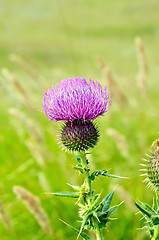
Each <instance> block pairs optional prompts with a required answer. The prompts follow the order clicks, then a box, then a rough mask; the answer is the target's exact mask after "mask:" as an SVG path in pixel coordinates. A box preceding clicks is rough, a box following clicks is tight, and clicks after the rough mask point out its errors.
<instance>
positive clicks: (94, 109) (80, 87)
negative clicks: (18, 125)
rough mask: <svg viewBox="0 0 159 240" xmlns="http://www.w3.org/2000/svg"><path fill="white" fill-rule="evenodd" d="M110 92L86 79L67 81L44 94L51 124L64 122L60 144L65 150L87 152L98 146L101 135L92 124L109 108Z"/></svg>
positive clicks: (44, 101) (97, 83) (44, 106)
mask: <svg viewBox="0 0 159 240" xmlns="http://www.w3.org/2000/svg"><path fill="white" fill-rule="evenodd" d="M110 105H111V100H110V94H109V91H108V90H107V88H104V89H102V86H101V84H100V83H99V82H95V81H93V80H91V79H90V80H89V83H87V81H86V79H85V78H73V79H64V80H62V81H61V82H60V83H58V84H56V86H55V87H52V88H51V89H48V91H47V92H45V93H44V99H43V102H42V106H43V109H44V111H45V113H46V115H47V116H48V118H49V120H54V121H60V120H62V121H64V122H65V123H64V125H63V127H62V132H61V140H62V143H63V144H64V146H65V147H66V148H68V149H69V150H74V151H84V150H87V149H88V148H90V147H94V145H96V143H97V141H98V138H99V131H98V128H97V126H96V125H95V124H94V122H93V120H95V119H96V118H97V117H99V116H102V115H103V114H104V113H105V112H106V111H108V109H109V108H110Z"/></svg>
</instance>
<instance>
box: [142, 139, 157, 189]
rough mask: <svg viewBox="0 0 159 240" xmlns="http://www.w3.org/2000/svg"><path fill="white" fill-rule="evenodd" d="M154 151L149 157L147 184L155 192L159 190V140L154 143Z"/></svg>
mask: <svg viewBox="0 0 159 240" xmlns="http://www.w3.org/2000/svg"><path fill="white" fill-rule="evenodd" d="M154 146H155V148H154V150H153V151H151V155H148V160H146V161H147V166H146V172H147V173H146V179H145V182H147V183H148V186H149V187H151V188H152V189H153V190H157V191H158V190H159V140H156V141H154V142H153V144H152V146H151V148H152V147H154Z"/></svg>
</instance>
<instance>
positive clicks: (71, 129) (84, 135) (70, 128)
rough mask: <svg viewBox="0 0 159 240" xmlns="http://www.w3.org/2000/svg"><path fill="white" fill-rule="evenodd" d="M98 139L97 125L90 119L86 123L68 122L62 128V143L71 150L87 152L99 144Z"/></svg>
mask: <svg viewBox="0 0 159 240" xmlns="http://www.w3.org/2000/svg"><path fill="white" fill-rule="evenodd" d="M98 138H99V131H98V128H97V125H96V124H95V123H94V122H92V121H91V120H89V119H87V120H86V121H84V122H83V121H82V120H81V119H76V120H74V121H73V122H69V121H68V122H65V123H64V125H63V126H62V131H61V141H62V143H63V145H64V146H65V147H66V148H67V149H69V150H72V151H85V150H88V149H89V148H93V147H94V146H95V145H96V144H97V142H98Z"/></svg>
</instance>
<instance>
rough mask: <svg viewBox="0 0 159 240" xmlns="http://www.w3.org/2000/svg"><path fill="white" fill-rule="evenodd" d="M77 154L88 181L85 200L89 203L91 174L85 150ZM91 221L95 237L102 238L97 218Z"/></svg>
mask: <svg viewBox="0 0 159 240" xmlns="http://www.w3.org/2000/svg"><path fill="white" fill-rule="evenodd" d="M78 156H79V157H80V159H81V164H82V168H83V170H84V173H85V175H86V181H87V183H88V188H89V189H88V199H87V200H88V203H89V205H90V204H91V202H92V197H93V191H92V181H91V179H90V175H91V174H90V169H89V167H88V160H87V157H86V153H85V152H78ZM93 222H94V228H95V232H96V239H97V240H103V236H102V233H101V230H100V228H99V224H98V220H97V219H96V218H94V220H93Z"/></svg>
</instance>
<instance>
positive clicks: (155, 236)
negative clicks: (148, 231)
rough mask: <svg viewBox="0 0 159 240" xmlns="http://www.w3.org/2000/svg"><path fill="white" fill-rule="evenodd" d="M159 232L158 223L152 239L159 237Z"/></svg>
mask: <svg viewBox="0 0 159 240" xmlns="http://www.w3.org/2000/svg"><path fill="white" fill-rule="evenodd" d="M158 233H159V225H157V226H156V228H155V230H154V234H153V237H152V240H156V239H157V236H158Z"/></svg>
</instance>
